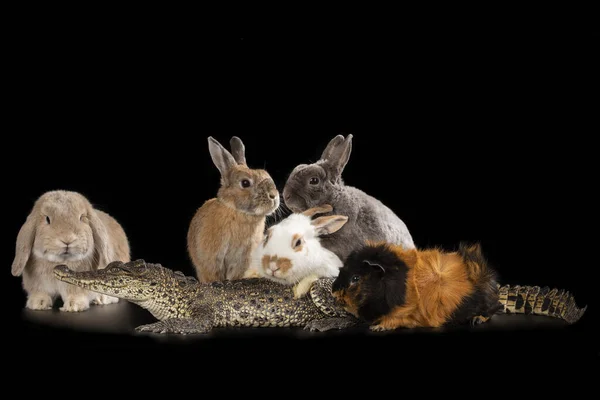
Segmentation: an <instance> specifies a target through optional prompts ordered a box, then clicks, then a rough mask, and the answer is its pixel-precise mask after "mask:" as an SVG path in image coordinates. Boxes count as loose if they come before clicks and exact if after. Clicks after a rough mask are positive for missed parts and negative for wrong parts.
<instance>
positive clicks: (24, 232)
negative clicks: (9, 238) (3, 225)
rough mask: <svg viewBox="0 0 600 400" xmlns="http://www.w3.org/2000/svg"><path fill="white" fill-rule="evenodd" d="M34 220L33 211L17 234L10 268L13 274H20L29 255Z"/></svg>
mask: <svg viewBox="0 0 600 400" xmlns="http://www.w3.org/2000/svg"><path fill="white" fill-rule="evenodd" d="M35 220H36V218H35V217H34V216H33V213H32V214H30V215H29V216H28V217H27V220H26V221H25V223H24V224H23V226H22V227H21V229H20V230H19V234H18V235H17V246H16V247H17V248H16V251H15V259H14V260H13V263H12V268H11V273H12V275H13V276H20V275H21V274H22V273H23V270H24V269H25V265H26V264H27V261H28V260H29V256H30V255H31V248H32V247H33V240H34V238H35Z"/></svg>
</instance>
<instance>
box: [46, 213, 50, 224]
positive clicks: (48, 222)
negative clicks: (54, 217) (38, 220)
mask: <svg viewBox="0 0 600 400" xmlns="http://www.w3.org/2000/svg"><path fill="white" fill-rule="evenodd" d="M46 223H47V224H48V225H49V224H50V217H49V216H47V215H46Z"/></svg>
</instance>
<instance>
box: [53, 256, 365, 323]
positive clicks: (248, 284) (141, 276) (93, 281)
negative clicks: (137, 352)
mask: <svg viewBox="0 0 600 400" xmlns="http://www.w3.org/2000/svg"><path fill="white" fill-rule="evenodd" d="M54 275H55V277H56V278H57V279H58V280H60V281H63V282H67V283H70V284H74V285H77V286H80V287H82V288H86V289H88V290H91V291H94V292H98V293H104V294H109V293H110V294H111V295H112V296H114V297H118V298H121V299H124V300H127V301H129V302H131V303H134V304H137V305H138V306H140V307H142V308H145V309H146V310H148V311H149V312H150V313H151V314H152V315H153V316H154V317H155V318H156V319H158V320H159V321H158V322H155V323H152V324H147V325H141V326H138V327H136V328H135V329H136V330H137V331H141V332H153V333H177V334H203V333H208V332H210V331H211V330H212V329H213V328H217V327H303V328H304V329H307V330H311V331H326V330H331V329H344V328H348V327H351V326H353V325H356V324H357V323H358V320H357V319H356V318H355V317H354V316H352V315H351V314H349V313H347V312H346V311H345V310H344V309H343V308H341V307H340V306H338V305H336V303H335V300H334V298H333V296H331V285H332V283H333V279H320V280H318V281H316V282H315V283H313V285H312V286H311V288H310V290H309V292H308V294H307V295H305V296H303V297H300V298H295V297H294V293H293V288H292V286H288V285H284V284H281V283H278V282H274V281H270V280H268V279H265V278H247V279H239V280H226V281H216V282H208V283H201V282H199V281H198V280H197V279H196V278H194V277H191V276H186V275H184V274H183V273H182V272H181V271H174V270H172V269H168V268H165V267H163V266H162V265H161V264H151V263H146V262H145V261H144V260H143V259H139V260H134V261H131V262H128V263H123V262H121V261H114V262H111V263H110V264H108V265H107V266H106V268H104V269H100V270H95V271H81V272H75V271H72V270H70V269H69V268H68V267H67V266H66V265H58V266H56V267H55V268H54Z"/></svg>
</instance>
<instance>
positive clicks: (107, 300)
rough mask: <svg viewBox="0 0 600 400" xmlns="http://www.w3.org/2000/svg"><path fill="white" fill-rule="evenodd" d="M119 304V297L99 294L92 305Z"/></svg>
mask: <svg viewBox="0 0 600 400" xmlns="http://www.w3.org/2000/svg"><path fill="white" fill-rule="evenodd" d="M118 302H119V299H118V298H117V297H112V296H107V295H105V294H99V295H97V296H96V297H95V298H94V299H93V300H92V304H98V305H106V304H114V303H118Z"/></svg>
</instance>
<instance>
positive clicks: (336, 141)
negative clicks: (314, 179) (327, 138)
mask: <svg viewBox="0 0 600 400" xmlns="http://www.w3.org/2000/svg"><path fill="white" fill-rule="evenodd" d="M351 152H352V135H348V136H346V139H344V137H343V136H342V135H338V136H336V137H335V138H333V139H332V140H331V142H329V145H328V146H327V148H326V149H325V151H324V152H323V155H322V156H321V160H323V161H324V162H323V163H322V164H321V165H322V166H323V168H325V170H326V171H327V175H328V177H329V180H331V181H332V182H334V183H335V182H337V181H338V180H339V179H340V177H341V176H342V172H343V171H344V167H346V164H347V163H348V160H349V159H350V153H351Z"/></svg>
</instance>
